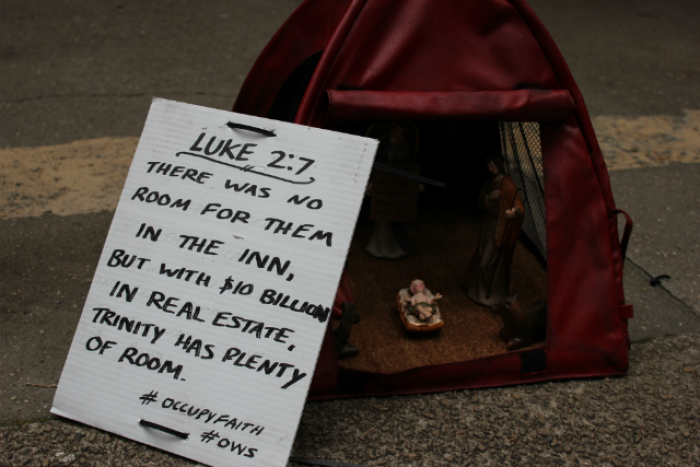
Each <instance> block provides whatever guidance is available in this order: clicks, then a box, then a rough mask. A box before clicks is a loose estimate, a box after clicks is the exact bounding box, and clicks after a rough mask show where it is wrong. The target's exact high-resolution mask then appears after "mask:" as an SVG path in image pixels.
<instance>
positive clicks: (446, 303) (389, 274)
mask: <svg viewBox="0 0 700 467" xmlns="http://www.w3.org/2000/svg"><path fill="white" fill-rule="evenodd" d="M465 211H466V210H464V209H459V208H456V207H443V208H432V209H430V210H422V211H419V214H418V220H417V222H412V223H410V224H409V225H408V226H407V231H408V234H409V237H410V239H411V242H412V244H413V245H414V246H415V250H416V251H415V252H414V253H413V254H412V255H411V256H409V257H407V258H403V259H400V260H383V259H375V258H372V257H370V256H369V255H367V254H366V253H365V251H364V247H365V245H366V244H367V241H368V240H369V237H370V234H371V232H372V221H370V220H369V219H368V213H367V212H366V210H363V212H362V213H361V215H360V219H359V221H358V224H357V228H356V231H355V236H354V239H353V241H352V244H351V247H350V252H349V255H348V264H347V273H348V278H349V280H350V285H351V290H352V295H353V300H354V303H355V310H356V311H357V312H358V314H359V315H360V316H361V321H360V322H359V323H358V324H356V325H354V326H353V328H352V333H351V335H350V342H351V343H352V344H354V345H356V346H358V347H359V348H360V353H359V355H357V356H356V357H352V358H348V359H344V360H341V361H340V365H341V366H342V367H344V368H348V369H353V370H361V371H369V372H373V373H397V372H400V371H404V370H408V369H411V368H417V367H422V366H427V365H434V364H439V363H448V362H461V361H468V360H474V359H478V358H482V357H487V356H490V355H496V354H502V353H506V352H508V350H506V344H505V342H504V341H503V340H502V339H500V338H499V337H498V332H499V330H500V329H501V328H502V327H503V322H502V320H501V318H500V317H499V316H497V315H494V314H493V313H491V311H490V310H489V308H488V307H485V306H482V305H477V304H475V303H474V302H472V301H471V300H470V299H469V298H468V297H467V294H466V292H465V291H464V290H463V289H462V288H461V284H462V283H464V280H465V279H466V271H467V265H468V263H469V260H470V259H471V256H472V254H473V253H474V250H475V248H476V245H477V241H478V238H479V230H480V228H481V217H480V216H479V215H476V214H473V213H472V214H470V213H468V212H465ZM416 278H419V279H422V280H423V281H424V282H425V285H426V287H427V288H428V289H430V290H431V291H432V292H433V293H441V294H442V295H443V296H444V298H443V299H442V300H440V302H439V306H440V312H441V314H442V318H443V320H444V322H445V326H444V327H443V328H442V329H440V330H439V331H435V332H433V333H429V334H427V335H415V334H409V333H408V332H407V331H406V329H405V328H404V326H403V324H402V322H401V319H400V317H399V312H398V310H397V306H396V298H395V297H396V293H397V292H398V291H399V289H402V288H404V287H408V285H409V282H410V281H411V280H413V279H416ZM511 291H512V292H513V293H517V294H518V301H519V302H520V304H521V305H522V306H524V307H527V306H529V305H530V304H531V303H534V302H535V301H537V300H541V299H544V298H546V297H547V273H546V270H545V268H544V267H543V266H542V264H541V263H540V261H538V259H537V258H536V257H535V256H534V255H533V253H532V252H530V251H529V250H528V249H527V248H526V247H525V246H524V245H523V244H522V243H520V242H519V243H518V245H517V246H516V249H515V256H514V259H513V266H512V270H511ZM538 346H539V344H535V345H533V346H531V347H538Z"/></svg>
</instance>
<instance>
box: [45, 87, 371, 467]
mask: <svg viewBox="0 0 700 467" xmlns="http://www.w3.org/2000/svg"><path fill="white" fill-rule="evenodd" d="M229 122H234V123H235V124H239V125H247V126H250V127H254V128H260V129H264V130H267V131H268V132H270V131H271V132H273V133H274V136H269V133H268V135H265V134H261V133H258V132H255V131H250V130H249V129H241V128H240V127H236V125H230V124H229ZM377 144H378V143H377V141H375V140H371V139H367V138H361V137H356V136H351V135H346V134H341V133H335V132H330V131H326V130H320V129H315V128H308V127H303V126H298V125H292V124H288V123H283V122H278V121H273V120H267V119H262V118H256V117H250V116H245V115H238V114H233V113H231V112H225V111H221V110H213V109H208V108H204V107H198V106H194V105H188V104H182V103H177V102H172V101H167V100H162V99H155V100H154V101H153V104H152V106H151V110H150V112H149V114H148V118H147V120H146V124H145V127H144V130H143V134H142V136H141V140H140V143H139V146H138V148H137V150H136V154H135V156H134V160H133V163H132V165H131V169H130V171H129V176H128V178H127V180H126V184H125V186H124V191H123V192H122V196H121V198H120V201H119V205H118V207H117V211H116V213H115V216H114V220H113V221H112V225H111V228H110V231H109V234H108V236H107V240H106V243H105V247H104V251H103V252H102V256H101V258H100V262H99V265H98V267H97V271H96V273H95V278H94V280H93V283H92V287H91V289H90V292H89V294H88V297H87V300H86V303H85V307H84V309H83V313H82V316H81V319H80V323H79V325H78V329H77V331H76V334H75V337H74V339H73V343H72V346H71V349H70V353H69V355H68V360H67V362H66V364H65V367H64V369H63V373H62V375H61V380H60V383H59V385H58V390H57V393H56V397H55V399H54V405H53V408H52V412H53V413H55V414H57V415H61V416H63V417H67V418H70V419H73V420H77V421H80V422H83V423H86V424H89V425H92V426H95V427H98V428H101V429H104V430H107V431H110V432H113V433H117V434H119V435H122V436H124V437H127V438H130V439H133V440H137V441H140V442H143V443H146V444H149V445H152V446H155V447H158V448H160V449H163V450H166V451H170V452H173V453H176V454H179V455H182V456H184V457H188V458H190V459H194V460H196V461H199V462H202V463H205V464H209V465H213V466H219V465H220V466H224V465H226V466H228V465H242V466H245V465H250V466H262V465H265V466H269V465H279V466H283V465H286V463H287V460H288V457H289V453H290V451H291V447H292V443H293V441H294V436H295V433H296V429H297V426H298V423H299V419H300V417H301V412H302V409H303V406H304V402H305V399H306V395H307V392H308V389H309V385H310V382H311V378H312V375H313V372H314V366H315V364H316V359H317V357H318V353H319V350H320V346H321V341H322V339H323V336H324V332H325V329H326V326H327V325H328V320H329V319H330V311H331V306H332V303H333V300H334V298H335V294H336V290H337V287H338V282H339V280H340V274H341V271H342V268H343V264H344V262H345V258H346V256H347V252H348V248H349V245H350V239H351V237H352V233H353V229H354V226H355V222H356V220H357V216H358V213H359V208H360V204H361V200H362V196H363V193H364V190H365V186H366V184H367V179H368V176H369V173H370V169H371V167H372V162H373V159H374V154H375V152H376V149H377Z"/></svg>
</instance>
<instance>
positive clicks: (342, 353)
mask: <svg viewBox="0 0 700 467" xmlns="http://www.w3.org/2000/svg"><path fill="white" fill-rule="evenodd" d="M340 307H341V308H342V309H343V314H341V315H340V326H338V327H337V328H336V329H335V330H334V331H333V337H334V340H335V350H336V352H338V359H343V358H350V357H354V356H356V355H357V354H358V353H360V348H359V347H357V346H355V345H352V344H351V343H350V342H348V340H349V339H350V331H351V330H352V325H353V324H357V323H359V322H360V315H358V314H357V313H356V312H355V304H354V303H352V302H351V303H348V302H343V303H342V304H341V305H340Z"/></svg>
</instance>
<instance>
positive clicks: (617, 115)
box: [0, 0, 700, 466]
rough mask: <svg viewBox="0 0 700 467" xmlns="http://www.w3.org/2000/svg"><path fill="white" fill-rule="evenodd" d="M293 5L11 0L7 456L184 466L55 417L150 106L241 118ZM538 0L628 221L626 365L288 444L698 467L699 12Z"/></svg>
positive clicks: (1, 325) (4, 332)
mask: <svg viewBox="0 0 700 467" xmlns="http://www.w3.org/2000/svg"><path fill="white" fill-rule="evenodd" d="M298 4H299V2H298V1H292V0H236V1H229V2H224V1H213V0H212V1H207V2H198V1H195V0H179V1H176V0H172V1H170V0H153V1H149V2H138V1H136V0H133V1H103V2H93V1H90V0H73V1H70V2H69V1H55V0H3V1H2V2H0V116H1V118H2V125H0V275H1V280H0V466H4V465H8V466H9V465H12V466H14V465H42V466H48V465H95V466H99V465H105V466H107V465H109V466H117V465H133V466H138V465H153V466H161V465H163V466H165V465H173V466H174V465H188V464H190V462H189V461H186V460H184V459H181V458H178V457H176V456H173V455H170V454H168V453H163V452H160V451H157V450H155V449H151V448H148V447H146V446H143V445H140V444H138V443H134V442H131V441H128V440H125V439H122V438H119V437H117V436H113V435H111V434H108V433H103V432H100V431H99V430H95V429H93V428H91V427H87V426H83V425H79V424H76V423H73V422H70V421H66V420H64V419H60V418H57V417H54V416H52V415H50V414H49V409H50V407H51V401H52V399H53V394H54V391H55V389H54V385H55V384H56V383H57V382H58V378H59V376H60V373H61V369H62V366H63V362H64V361H65V357H66V355H67V352H68V348H69V346H70V342H71V339H72V336H73V332H74V330H75V327H76V325H77V321H78V317H79V313H80V310H81V308H82V304H83V301H84V299H85V296H86V294H87V291H88V289H89V286H90V280H91V278H92V275H93V273H94V270H95V267H96V264H97V260H98V257H99V254H100V252H101V249H102V244H103V242H104V239H105V236H106V233H107V230H108V228H109V223H110V221H111V218H112V215H113V211H114V207H115V203H116V198H115V193H116V195H117V196H118V193H119V190H120V189H121V185H120V183H123V179H124V177H125V175H126V171H127V170H128V166H129V161H130V157H131V156H132V155H133V151H134V148H135V145H136V142H137V141H138V137H139V135H140V133H141V129H142V126H143V122H144V120H145V117H146V114H147V112H148V108H149V106H150V103H151V99H152V97H153V96H158V97H164V98H168V99H173V100H178V101H183V102H188V103H194V104H199V105H205V106H209V107H214V108H220V109H230V108H231V106H232V104H233V102H234V101H235V98H236V96H237V92H238V89H239V88H240V85H241V84H242V82H243V79H244V78H245V76H246V74H247V72H248V70H249V69H250V67H251V66H252V64H253V61H254V60H255V58H256V57H257V55H258V54H259V52H260V51H261V49H262V48H263V47H264V46H265V44H266V43H267V41H268V40H269V38H270V37H271V36H272V35H273V34H274V32H275V31H276V30H277V28H278V27H279V26H280V25H281V24H282V22H283V21H284V19H285V18H286V17H287V16H288V15H289V14H290V13H291V12H292V11H293V10H294V8H295V7H296V6H297V5H298ZM530 4H531V5H532V7H533V9H534V10H535V12H536V13H537V14H538V15H539V16H540V19H541V20H542V21H543V23H544V24H545V26H546V27H547V28H548V30H549V31H550V33H551V34H552V36H553V37H554V39H555V41H556V42H557V44H558V45H559V47H560V49H561V51H562V53H563V55H564V57H565V58H566V60H567V62H568V64H569V66H570V68H571V70H572V73H573V75H574V78H575V79H576V80H577V83H578V85H579V87H580V88H581V90H582V93H583V96H584V99H585V100H586V103H587V106H588V110H589V112H590V114H591V117H592V119H593V124H594V127H595V129H596V133H597V135H598V138H599V141H600V143H601V147H602V148H603V152H604V154H605V157H606V161H607V163H608V167H609V170H610V178H611V183H612V187H613V192H614V195H615V200H616V203H617V205H618V207H620V208H622V209H625V210H626V211H628V212H629V213H630V215H631V216H632V218H633V219H634V221H635V228H634V232H633V236H632V240H631V242H630V247H629V250H628V258H627V261H626V265H625V279H624V285H625V292H626V296H627V301H628V302H629V303H632V304H633V305H634V307H635V318H634V319H632V320H630V335H631V338H632V350H631V352H630V360H631V366H630V374H629V375H628V376H625V377H621V378H614V379H600V380H580V381H568V382H557V383H546V384H537V385H528V386H518V387H511V388H494V389H488V390H474V391H456V392H450V393H443V394H433V395H422V396H410V397H389V398H370V399H352V400H344V401H330V402H322V403H308V404H307V406H306V409H305V412H304V416H303V418H302V422H301V425H300V428H299V432H298V434H297V438H296V443H295V448H294V451H293V454H294V455H296V456H301V457H306V458H316V459H330V460H334V461H343V462H349V463H356V464H364V465H417V466H418V465H421V466H422V465H426V466H432V465H680V466H686V465H688V466H690V465H700V435H699V434H698V433H700V429H698V423H700V416H699V415H698V414H700V397H699V396H700V285H698V284H700V186H699V184H698V180H700V131H699V130H698V128H699V127H700V60H699V59H700V29H699V28H697V24H699V23H698V22H699V21H700V3H698V2H695V1H692V0H671V1H663V2H662V1H660V0H656V1H643V0H640V1H635V2H631V1H619V2H609V1H590V0H589V1H583V0H571V1H568V2H566V3H563V2H558V1H555V0H533V1H531V2H530ZM662 275H667V276H669V278H666V279H661V280H660V284H658V285H656V286H652V285H651V284H650V281H651V280H652V279H653V278H655V277H658V276H662Z"/></svg>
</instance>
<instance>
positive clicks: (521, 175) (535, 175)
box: [500, 122, 547, 259]
mask: <svg viewBox="0 0 700 467" xmlns="http://www.w3.org/2000/svg"><path fill="white" fill-rule="evenodd" d="M500 131H501V150H502V153H503V157H504V160H505V166H506V172H508V175H510V177H511V178H512V179H513V182H515V185H516V186H517V187H518V189H519V190H520V195H521V197H522V199H523V203H524V204H525V210H526V213H525V219H524V221H523V232H525V235H527V237H528V238H529V239H530V240H531V241H532V242H533V243H534V245H535V247H536V248H537V249H538V250H539V252H540V253H541V254H542V256H543V257H544V258H545V259H546V258H547V229H546V223H545V210H544V209H545V208H544V170H543V167H542V145H541V143H540V125H539V124H538V123H537V122H501V123H500Z"/></svg>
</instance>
